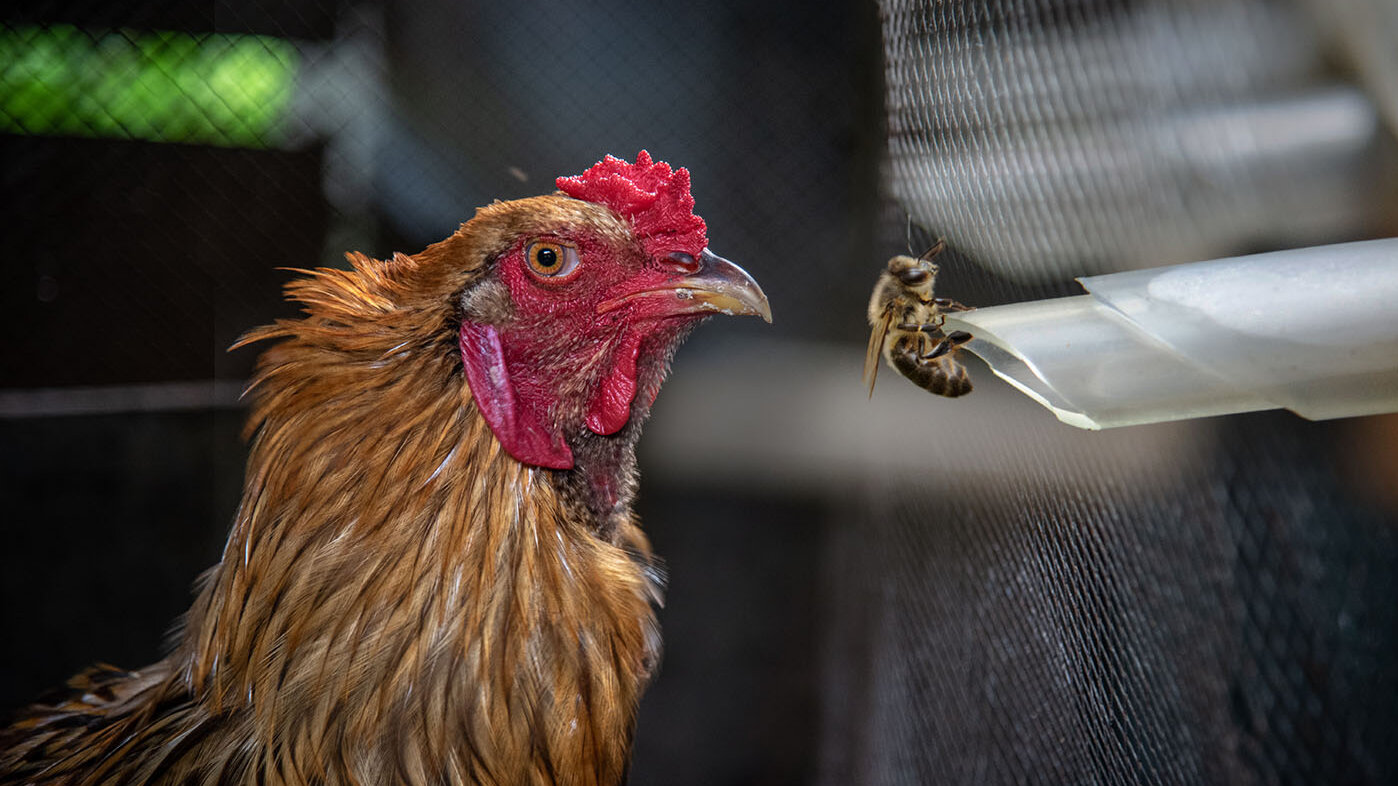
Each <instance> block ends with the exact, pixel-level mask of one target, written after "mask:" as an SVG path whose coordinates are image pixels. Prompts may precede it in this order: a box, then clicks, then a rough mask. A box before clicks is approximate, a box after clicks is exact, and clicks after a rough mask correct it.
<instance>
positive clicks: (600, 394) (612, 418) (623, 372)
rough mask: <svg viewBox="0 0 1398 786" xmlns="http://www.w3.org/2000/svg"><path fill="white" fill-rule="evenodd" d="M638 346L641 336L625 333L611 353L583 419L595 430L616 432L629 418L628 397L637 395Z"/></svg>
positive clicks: (597, 431) (629, 402) (631, 397)
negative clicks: (607, 369) (608, 363)
mask: <svg viewBox="0 0 1398 786" xmlns="http://www.w3.org/2000/svg"><path fill="white" fill-rule="evenodd" d="M640 350H641V337H640V336H639V335H638V334H636V333H627V334H626V336H625V337H624V338H623V339H622V340H621V346H619V347H617V351H616V354H615V355H613V356H612V368H611V370H610V371H608V372H607V376H606V377H604V378H603V379H602V384H601V385H599V386H598V388H597V392H596V393H594V394H593V396H592V401H590V402H588V405H587V415H586V417H585V418H584V421H585V422H586V423H587V427H588V429H589V430H590V431H592V432H593V433H594V434H601V435H603V436H606V435H608V434H615V433H617V432H618V431H621V429H622V427H623V426H625V425H626V421H627V420H629V419H630V417H631V400H632V399H634V398H635V397H636V356H637V354H638V353H639V352H640Z"/></svg>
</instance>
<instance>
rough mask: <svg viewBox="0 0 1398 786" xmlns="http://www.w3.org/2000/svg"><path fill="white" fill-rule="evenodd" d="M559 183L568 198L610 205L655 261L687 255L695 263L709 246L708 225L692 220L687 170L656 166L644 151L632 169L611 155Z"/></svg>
mask: <svg viewBox="0 0 1398 786" xmlns="http://www.w3.org/2000/svg"><path fill="white" fill-rule="evenodd" d="M556 182H557V183H558V188H559V189H560V190H561V191H563V193H565V194H567V195H568V196H570V197H573V198H574V199H582V200H586V201H588V202H597V203H599V204H603V205H606V206H607V207H609V208H611V209H612V210H615V211H616V212H618V213H620V214H621V215H622V216H624V217H625V218H626V219H627V220H628V221H630V222H631V226H632V228H633V230H634V231H635V232H636V235H637V236H638V237H640V238H641V243H642V245H644V246H645V249H646V252H647V253H648V254H650V255H651V256H659V255H661V254H667V253H669V252H671V251H684V252H686V253H688V254H692V255H694V256H696V257H697V256H699V252H701V251H703V250H704V248H705V246H707V245H708V244H709V241H708V238H707V237H706V236H705V234H704V233H705V226H704V219H702V218H700V217H698V216H696V215H694V197H693V196H691V195H690V193H689V170H688V169H685V168H684V167H680V168H679V169H675V170H671V169H670V165H669V164H667V163H665V162H664V161H656V162H652V161H651V158H650V153H647V152H646V151H644V150H642V151H641V152H639V153H637V154H636V163H634V164H629V163H627V162H626V161H623V160H622V159H620V158H616V157H614V156H610V155H609V156H607V157H606V158H603V159H602V160H601V161H598V162H597V163H596V164H593V165H592V166H591V167H589V168H588V170H587V171H586V172H583V173H582V174H581V175H574V176H573V177H560V178H558V180H557V181H556Z"/></svg>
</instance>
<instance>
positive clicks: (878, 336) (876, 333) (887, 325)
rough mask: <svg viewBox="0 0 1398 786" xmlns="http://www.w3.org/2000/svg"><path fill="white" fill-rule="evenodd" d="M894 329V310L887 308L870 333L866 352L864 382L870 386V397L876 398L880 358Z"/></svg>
mask: <svg viewBox="0 0 1398 786" xmlns="http://www.w3.org/2000/svg"><path fill="white" fill-rule="evenodd" d="M892 328H893V309H891V308H885V309H884V311H883V316H881V317H879V319H878V322H877V323H876V324H875V325H874V329H873V330H872V331H871V332H870V333H869V348H868V349H867V350H865V352H864V381H865V382H866V383H868V385H869V397H870V398H873V396H874V382H875V381H876V380H877V379H878V377H879V356H880V355H882V354H883V344H884V341H885V340H887V338H888V331H889V330H891V329H892Z"/></svg>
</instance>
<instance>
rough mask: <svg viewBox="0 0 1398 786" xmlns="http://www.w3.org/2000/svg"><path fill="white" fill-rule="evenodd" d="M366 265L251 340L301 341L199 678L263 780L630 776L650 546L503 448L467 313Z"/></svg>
mask: <svg viewBox="0 0 1398 786" xmlns="http://www.w3.org/2000/svg"><path fill="white" fill-rule="evenodd" d="M352 261H353V262H354V264H355V270H353V271H348V272H346V271H333V270H323V271H318V272H316V273H315V274H312V275H311V276H310V277H309V278H306V279H303V280H301V281H300V282H297V283H296V284H293V285H292V286H291V287H290V288H289V292H290V293H291V295H292V296H293V297H295V298H297V299H299V300H301V301H302V302H303V303H304V304H306V307H307V314H308V315H307V316H306V317H305V318H304V319H301V320H294V321H283V322H280V323H278V324H277V325H275V326H272V327H269V328H264V329H262V330H259V331H255V332H254V333H252V334H250V336H249V337H248V338H247V339H246V341H255V340H260V339H281V341H280V343H278V344H276V345H274V346H272V347H270V348H269V349H267V350H266V351H265V353H264V355H263V357H262V359H261V362H260V365H259V371H258V375H257V377H256V379H255V381H254V384H253V386H252V395H253V399H254V404H253V413H252V416H251V418H250V421H249V426H248V429H249V433H250V434H251V435H252V446H251V452H250V456H249V460H248V468H247V478H246V481H245V488H244V493H243V498H242V503H241V506H240V508H239V510H238V513H237V517H236V521H235V524H234V527H233V530H232V532H231V534H230V537H229V540H228V544H227V546H226V549H225V552H224V556H223V560H222V562H221V563H220V564H219V565H218V566H217V567H216V568H214V569H213V570H212V571H211V572H210V573H209V574H208V575H207V576H206V579H205V581H206V584H205V586H204V588H203V590H202V592H201V593H200V595H199V598H198V600H197V601H196V603H195V605H194V607H193V608H192V609H191V611H190V613H189V616H188V619H187V621H186V629H185V632H184V636H183V640H182V644H181V646H180V649H179V651H178V652H177V654H176V657H177V658H178V661H179V666H180V668H182V669H183V674H182V679H184V680H186V682H187V684H188V686H189V688H190V690H191V691H192V692H193V694H194V696H195V699H196V701H199V702H203V703H205V704H206V705H207V707H208V709H209V711H210V713H211V714H212V715H213V716H215V717H220V716H222V717H225V718H230V719H237V723H236V724H233V725H236V726H237V727H238V728H241V729H243V732H242V736H243V737H245V740H244V742H242V743H241V744H243V745H245V746H246V749H247V750H248V751H250V752H251V753H249V754H248V756H249V761H248V762H247V765H246V766H248V767H251V768H254V769H261V768H285V767H287V766H305V767H308V768H309V769H308V771H306V772H304V773H300V774H301V775H302V776H305V777H307V778H328V779H329V780H330V781H338V780H341V779H350V778H351V777H353V778H357V779H360V780H361V782H388V781H411V782H432V781H454V780H460V779H467V780H469V779H472V778H475V779H483V780H498V781H500V782H527V781H528V780H533V779H538V780H540V781H546V780H548V781H551V779H552V777H554V776H556V774H557V773H558V772H569V773H576V775H570V776H569V777H570V778H571V779H572V780H574V781H575V782H578V783H589V782H594V780H595V781H596V782H609V781H614V780H617V779H618V778H619V777H620V774H621V772H622V769H623V768H624V766H625V762H626V758H627V756H628V754H629V744H630V737H631V729H632V725H633V722H634V720H633V719H634V710H635V704H636V701H637V699H638V698H639V693H640V690H641V689H642V687H643V683H644V681H645V679H646V676H647V675H648V672H649V669H650V668H651V660H652V659H653V658H654V655H655V650H656V646H657V644H656V642H657V636H656V632H655V628H654V625H655V623H654V618H653V613H652V611H651V607H650V604H651V602H653V601H655V600H656V599H657V598H656V593H657V591H658V589H657V585H656V582H655V581H654V580H653V576H652V575H651V574H650V573H649V572H648V567H647V566H648V560H649V546H648V544H647V543H646V540H645V537H644V535H642V534H641V532H640V530H639V528H637V527H636V526H635V523H634V521H632V519H631V517H630V513H629V510H627V511H622V512H621V513H620V514H618V516H617V521H614V522H613V523H612V524H611V525H610V526H609V527H607V528H606V532H601V531H600V528H599V527H598V526H597V523H596V522H591V521H588V520H587V518H586V516H585V509H586V506H585V505H583V506H580V505H578V504H577V501H576V500H574V499H572V497H571V496H570V493H569V492H568V491H567V490H566V489H567V488H568V486H567V484H566V483H563V484H560V483H558V482H556V481H557V480H558V479H559V474H558V473H553V472H551V471H548V470H541V469H537V468H532V467H527V466H524V465H522V464H520V463H519V462H517V461H515V460H514V459H512V458H510V457H509V456H508V455H506V454H505V453H504V452H503V451H502V450H501V449H500V446H499V443H498V442H497V441H496V440H495V439H494V438H493V437H492V435H491V433H490V431H489V430H488V429H487V428H486V426H485V423H484V421H483V419H482V418H481V417H480V415H479V413H478V412H477V411H476V409H475V407H474V404H473V403H472V402H471V398H470V391H469V389H468V387H467V385H466V383H465V380H464V377H463V375H462V373H461V368H460V360H459V358H458V357H457V355H456V352H455V343H454V342H453V341H451V340H450V339H451V338H452V337H453V335H454V334H453V331H452V330H451V329H450V325H449V322H450V320H451V312H450V306H449V303H450V299H449V298H439V299H438V300H437V301H415V300H413V298H412V296H411V292H412V291H414V290H412V289H411V288H409V287H408V286H406V285H405V284H404V283H403V282H404V279H405V278H406V277H408V276H409V275H410V274H411V273H412V272H413V271H412V270H411V269H410V268H407V267H406V266H410V265H411V264H412V263H413V261H412V258H408V257H399V258H397V259H395V260H394V261H392V262H377V261H374V260H369V259H366V258H362V257H360V258H357V259H354V260H352ZM395 266H400V267H399V269H395ZM419 283H420V282H419ZM463 285H464V282H463ZM628 471H629V470H628ZM560 488H562V489H564V491H562V492H560ZM599 534H600V535H605V537H599ZM385 730H387V731H388V735H387V737H385V736H384V732H385ZM254 754H255V755H254ZM289 763H290V764H289ZM269 771H270V770H269ZM590 773H595V777H594V776H592V775H590ZM332 776H333V777H332Z"/></svg>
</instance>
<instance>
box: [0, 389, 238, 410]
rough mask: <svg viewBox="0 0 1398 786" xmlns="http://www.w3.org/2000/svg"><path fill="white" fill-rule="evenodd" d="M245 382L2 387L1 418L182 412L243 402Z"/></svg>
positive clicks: (232, 405)
mask: <svg viewBox="0 0 1398 786" xmlns="http://www.w3.org/2000/svg"><path fill="white" fill-rule="evenodd" d="M245 386H246V383H245V382H241V381H231V380H211V381H208V382H168V383H164V384H157V385H110V386H101V387H73V388H34V389H30V390H0V418H40V417H55V416H61V415H112V414H118V413H126V412H179V411H187V410H200V409H233V408H237V407H240V406H242V401H241V396H242V393H243V388H244V387H245Z"/></svg>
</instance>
